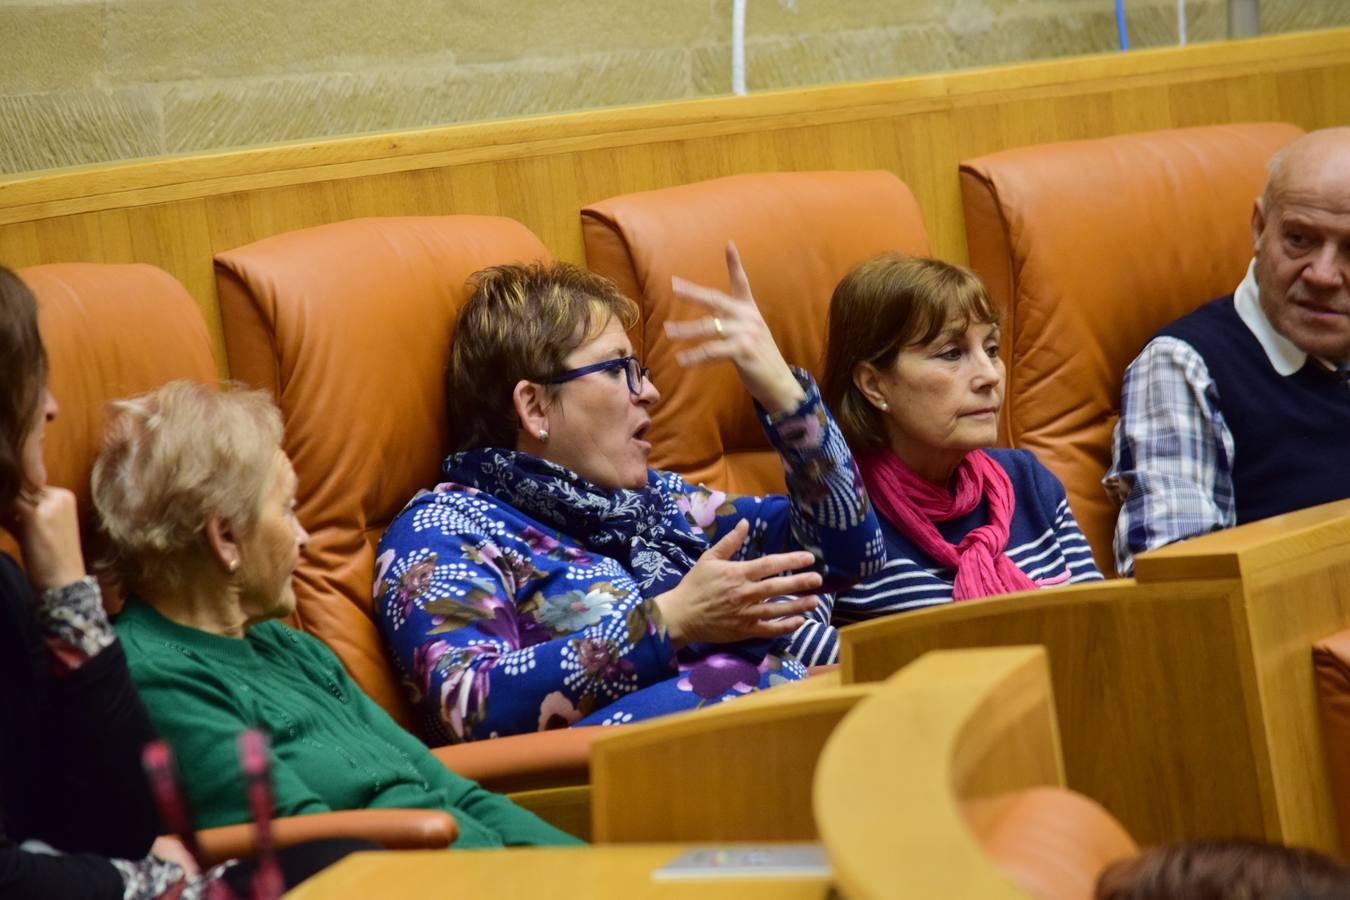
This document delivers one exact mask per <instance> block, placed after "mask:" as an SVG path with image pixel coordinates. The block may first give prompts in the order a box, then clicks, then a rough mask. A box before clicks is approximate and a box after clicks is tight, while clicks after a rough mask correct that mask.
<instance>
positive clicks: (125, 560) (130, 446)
mask: <svg viewBox="0 0 1350 900" xmlns="http://www.w3.org/2000/svg"><path fill="white" fill-rule="evenodd" d="M281 430H282V428H281V413H280V412H279V411H278V410H277V408H276V406H275V405H273V403H272V401H271V399H270V398H269V397H268V396H267V395H266V394H265V393H263V392H262V391H245V390H240V389H238V388H237V387H234V386H228V387H226V388H225V389H223V390H220V391H216V390H212V389H211V388H208V387H206V386H205V385H202V384H198V383H196V382H192V381H172V382H170V383H168V384H166V385H164V386H163V387H161V388H159V389H158V390H155V391H151V392H150V393H148V394H143V395H141V396H139V397H135V398H132V399H130V400H120V401H117V402H115V403H113V404H112V406H111V413H110V415H109V418H108V425H107V430H106V432H105V435H104V438H103V445H102V447H101V449H100V450H99V454H98V458H97V459H96V460H95V461H94V471H93V476H92V479H91V483H92V492H93V500H94V508H95V509H96V510H97V512H98V516H99V519H100V526H101V528H102V530H103V533H104V534H105V535H106V536H107V539H108V550H109V557H108V559H107V560H106V561H105V563H104V565H105V567H106V568H108V569H110V570H111V572H112V573H113V574H114V575H115V576H116V577H117V578H118V580H119V581H120V582H121V583H122V584H123V585H124V586H125V587H126V588H128V589H130V590H133V591H135V590H139V589H141V587H142V586H143V585H144V584H145V582H146V579H147V577H150V576H151V575H152V573H153V579H154V580H155V581H156V582H164V583H167V584H171V585H172V584H180V583H181V575H182V563H183V562H184V558H185V556H187V555H188V554H189V552H190V551H191V550H192V549H193V548H194V547H195V546H197V545H198V544H199V541H200V535H201V534H202V531H203V529H204V528H205V526H206V521H207V519H208V518H209V517H210V516H211V515H213V514H215V515H219V516H222V517H224V518H225V519H227V520H228V521H229V522H230V523H231V524H232V525H233V526H235V527H236V528H238V529H240V530H241V531H242V532H243V533H245V534H248V533H251V531H252V530H253V528H254V527H255V526H256V525H257V523H258V518H259V515H260V514H261V510H262V504H263V500H264V496H265V493H266V491H267V488H268V485H269V483H270V482H269V479H270V477H271V474H272V467H273V465H274V463H275V458H276V452H277V450H278V449H279V448H280V446H281Z"/></svg>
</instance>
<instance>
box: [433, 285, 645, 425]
mask: <svg viewBox="0 0 1350 900" xmlns="http://www.w3.org/2000/svg"><path fill="white" fill-rule="evenodd" d="M471 281H472V283H473V285H474V292H473V296H472V297H470V298H469V301H468V302H467V303H466V304H464V309H463V310H461V311H460V314H459V322H458V324H457V325H456V327H455V337H454V340H453V341H452V342H451V345H450V366H449V369H448V371H447V373H446V407H447V408H446V412H447V414H448V416H449V423H450V431H451V434H452V436H453V439H454V444H455V449H457V450H474V449H478V448H481V447H502V448H505V449H511V448H514V447H515V445H516V432H517V429H518V427H519V425H518V420H517V419H516V415H515V409H514V406H513V404H512V399H511V394H512V392H513V391H514V390H515V386H516V384H517V383H518V382H521V381H531V382H534V383H536V384H547V383H548V381H549V379H551V378H552V377H553V376H555V375H557V374H558V373H559V372H561V371H563V369H564V368H565V364H564V360H565V359H566V358H567V355H568V354H569V353H571V352H572V351H573V350H575V349H576V348H577V347H579V346H581V345H582V344H584V343H586V341H588V340H591V339H593V338H595V337H596V336H597V335H598V334H599V333H600V332H601V331H602V330H604V328H605V326H606V325H607V324H608V323H609V320H610V319H611V318H614V319H618V320H619V323H620V324H622V325H623V327H624V328H625V329H629V328H632V327H633V325H634V323H636V322H637V304H636V303H634V302H633V301H632V300H630V299H629V298H627V297H625V296H624V295H623V294H622V293H620V292H619V289H618V287H616V286H615V284H614V282H612V281H610V280H609V279H608V278H605V277H603V276H601V275H596V274H595V273H593V272H588V271H586V270H585V269H581V268H578V267H577V266H574V265H571V264H569V263H565V262H553V263H543V262H534V263H515V264H511V265H504V266H493V267H492V268H490V269H484V270H483V271H481V272H476V273H474V275H473V276H472V277H471Z"/></svg>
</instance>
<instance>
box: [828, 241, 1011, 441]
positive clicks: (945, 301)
mask: <svg viewBox="0 0 1350 900" xmlns="http://www.w3.org/2000/svg"><path fill="white" fill-rule="evenodd" d="M998 320H999V315H998V311H997V310H996V309H994V304H993V303H992V302H991V301H990V299H989V294H988V292H987V291H986V290H985V287H984V282H982V281H980V277H979V276H978V275H976V274H975V273H974V272H972V271H971V270H969V269H967V268H965V267H964V266H957V265H952V264H951V263H948V262H943V261H942V260H940V259H926V258H923V257H917V256H904V255H902V254H899V253H888V254H886V255H885V256H878V257H876V258H875V259H870V260H868V261H867V262H865V263H863V264H862V265H860V266H858V267H857V268H856V269H854V270H853V271H852V272H849V273H848V274H847V275H845V276H844V278H843V280H842V281H840V282H839V285H838V286H837V287H836V288H835V289H834V296H833V297H831V298H830V317H829V326H828V333H827V336H826V340H825V367H824V371H825V378H824V383H823V385H822V387H821V395H822V396H823V398H824V400H825V404H826V405H827V406H828V407H829V408H830V411H831V412H833V413H834V415H835V418H836V420H837V421H838V422H839V427H840V429H841V430H842V431H843V432H844V437H845V439H846V440H847V441H848V442H849V444H850V445H851V446H852V447H853V449H854V450H864V449H877V448H880V447H882V446H884V445H885V443H886V433H885V430H884V428H883V426H882V424H881V413H880V412H878V411H877V410H876V408H875V407H873V406H872V404H871V403H869V402H868V401H867V398H866V397H864V396H863V393H862V391H860V390H859V389H858V386H857V385H856V384H854V382H853V370H854V369H855V368H856V367H857V366H858V364H859V363H864V362H865V363H870V364H872V365H873V366H876V367H877V368H878V369H884V368H887V367H889V366H891V365H893V364H894V363H895V358H896V356H898V355H899V353H900V351H901V350H902V349H904V348H905V347H915V346H922V345H924V344H927V343H929V342H931V341H933V340H935V339H936V338H937V337H938V335H940V334H942V332H943V331H945V330H947V329H948V328H958V329H965V328H967V327H969V326H970V325H972V324H981V325H983V324H988V323H991V322H998Z"/></svg>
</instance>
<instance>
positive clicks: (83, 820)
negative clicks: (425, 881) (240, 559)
mask: <svg viewBox="0 0 1350 900" xmlns="http://www.w3.org/2000/svg"><path fill="white" fill-rule="evenodd" d="M57 411H58V409H57V405H56V401H55V399H53V397H52V395H51V394H50V392H48V390H47V357H46V353H45V351H44V350H43V346H42V339H41V337H40V335H39V333H38V323H37V304H36V301H35V299H34V297H33V294H32V292H31V291H30V290H29V289H28V286H27V285H25V284H24V283H23V281H22V280H20V279H19V277H18V276H17V275H15V274H14V273H13V272H12V271H10V270H9V269H7V268H5V267H3V266H0V525H2V526H3V527H4V528H5V530H7V531H9V532H10V534H12V535H13V536H14V537H15V538H16V539H17V541H18V544H19V547H20V549H21V550H22V553H23V559H24V566H25V569H20V568H19V566H18V564H17V563H16V562H15V561H14V560H13V559H11V558H10V557H9V556H7V555H5V554H3V553H0V897H5V898H7V900H9V898H14V900H20V898H44V900H45V898H53V897H60V898H62V900H86V898H88V900H94V898H108V900H152V898H158V897H161V896H164V897H181V898H185V900H191V898H194V897H200V896H203V895H204V891H205V890H206V889H207V887H208V886H209V885H211V884H213V883H215V882H216V881H217V880H218V879H222V878H223V879H224V880H225V881H226V882H227V884H229V885H231V886H233V887H234V888H235V889H236V890H241V889H244V888H246V887H247V885H248V883H249V878H250V877H251V875H252V866H251V865H250V864H243V865H238V864H234V863H226V864H222V865H220V866H216V867H214V868H213V869H211V870H209V871H208V872H206V873H199V872H198V871H197V867H196V864H195V862H194V861H193V860H192V859H191V857H190V856H189V854H188V853H187V851H186V850H185V849H184V847H183V845H182V844H181V843H180V842H179V841H178V840H176V839H174V838H166V837H162V838H156V834H157V833H158V831H159V829H160V822H159V817H158V815H157V814H156V812H155V808H154V803H153V801H152V800H151V796H150V792H149V789H148V787H147V785H146V780H145V777H144V775H143V774H142V770H141V750H142V748H143V747H144V746H145V744H146V743H147V742H149V741H151V740H153V739H154V738H155V733H154V730H153V729H152V728H151V725H150V720H149V719H148V718H147V716H146V712H145V708H144V707H143V706H142V705H141V701H140V699H139V698H138V697H137V694H136V690H135V688H134V687H133V686H132V682H131V677H130V675H129V673H128V671H127V662H126V657H125V656H124V655H123V648H122V645H121V644H120V643H119V642H118V641H117V639H116V637H115V636H114V633H113V629H112V626H111V625H110V624H109V622H108V617H107V614H106V613H105V612H104V609H103V599H102V595H101V593H100V591H99V587H98V583H97V582H96V581H95V580H94V579H93V578H90V577H88V576H87V575H86V574H85V568H84V558H83V556H82V554H81V552H80V532H79V525H78V522H77V520H76V511H75V497H74V495H73V494H72V493H71V492H70V491H67V490H64V489H62V488H58V487H54V486H52V485H49V484H47V468H46V465H45V464H44V461H43V436H44V433H45V431H46V427H47V423H48V422H50V421H51V420H52V419H53V418H55V416H56V415H57ZM374 848H375V845H374V844H370V843H368V842H365V841H360V842H358V841H324V842H316V843H314V844H308V845H302V846H300V847H292V848H288V849H287V850H283V851H281V854H280V860H279V861H280V863H281V868H282V872H283V877H284V878H285V880H286V881H287V882H288V883H289V884H296V883H298V882H299V881H301V880H303V878H305V877H306V876H307V875H309V874H312V873H313V872H315V871H318V870H319V869H321V868H323V867H324V866H325V865H327V864H329V863H331V862H334V861H336V860H337V859H339V858H340V857H341V856H342V855H344V854H345V853H347V852H350V851H351V850H354V849H374Z"/></svg>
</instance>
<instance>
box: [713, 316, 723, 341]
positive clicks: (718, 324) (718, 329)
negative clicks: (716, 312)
mask: <svg viewBox="0 0 1350 900" xmlns="http://www.w3.org/2000/svg"><path fill="white" fill-rule="evenodd" d="M712 320H713V334H715V335H717V336H718V337H721V336H722V332H723V331H724V329H723V328H722V320H721V319H719V318H717V316H713V317H712Z"/></svg>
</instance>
